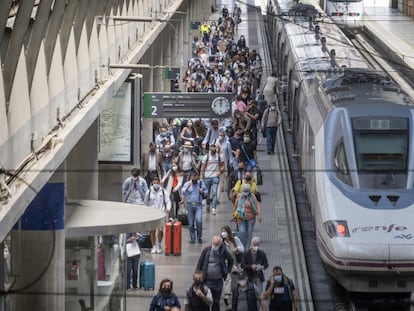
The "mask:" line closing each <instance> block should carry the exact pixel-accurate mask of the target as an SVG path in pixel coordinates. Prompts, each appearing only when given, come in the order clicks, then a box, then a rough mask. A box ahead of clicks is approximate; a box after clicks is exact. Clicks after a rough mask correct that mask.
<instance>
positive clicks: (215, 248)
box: [211, 244, 220, 252]
mask: <svg viewBox="0 0 414 311" xmlns="http://www.w3.org/2000/svg"><path fill="white" fill-rule="evenodd" d="M219 248H220V247H219V246H216V245H214V244H213V245H211V249H212V250H213V251H215V252H217V251H218V250H219Z"/></svg>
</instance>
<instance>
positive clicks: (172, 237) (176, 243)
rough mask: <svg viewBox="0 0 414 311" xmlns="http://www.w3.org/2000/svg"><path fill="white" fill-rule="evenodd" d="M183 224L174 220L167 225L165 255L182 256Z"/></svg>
mask: <svg viewBox="0 0 414 311" xmlns="http://www.w3.org/2000/svg"><path fill="white" fill-rule="evenodd" d="M181 232H182V226H181V222H179V221H176V220H173V221H169V222H167V223H166V224H165V255H167V256H169V255H173V256H180V255H181Z"/></svg>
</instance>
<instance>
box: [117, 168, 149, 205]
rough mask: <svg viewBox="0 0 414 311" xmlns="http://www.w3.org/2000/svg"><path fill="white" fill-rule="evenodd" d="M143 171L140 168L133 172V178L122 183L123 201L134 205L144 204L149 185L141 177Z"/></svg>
mask: <svg viewBox="0 0 414 311" xmlns="http://www.w3.org/2000/svg"><path fill="white" fill-rule="evenodd" d="M140 174H141V171H140V170H139V169H138V168H135V167H134V168H133V169H132V170H131V177H128V178H127V179H125V181H124V182H123V183H122V201H123V202H127V203H134V204H143V203H144V199H145V194H146V193H147V191H148V185H147V182H146V181H145V179H144V178H142V177H141V176H139V175H140Z"/></svg>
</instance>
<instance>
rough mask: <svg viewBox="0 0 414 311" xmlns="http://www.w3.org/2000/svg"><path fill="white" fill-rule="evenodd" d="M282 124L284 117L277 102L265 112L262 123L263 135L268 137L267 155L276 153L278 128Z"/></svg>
mask: <svg viewBox="0 0 414 311" xmlns="http://www.w3.org/2000/svg"><path fill="white" fill-rule="evenodd" d="M280 123H282V116H281V114H280V111H279V109H277V107H276V102H274V101H273V102H271V103H270V105H269V107H268V108H267V109H266V110H265V111H264V113H263V117H262V123H261V130H262V133H263V132H264V133H265V135H266V148H267V154H274V153H275V145H276V134H277V128H278V126H279V125H280Z"/></svg>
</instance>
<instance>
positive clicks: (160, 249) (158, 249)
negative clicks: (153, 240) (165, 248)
mask: <svg viewBox="0 0 414 311" xmlns="http://www.w3.org/2000/svg"><path fill="white" fill-rule="evenodd" d="M161 253H162V248H161V245H158V246H157V254H161Z"/></svg>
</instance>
